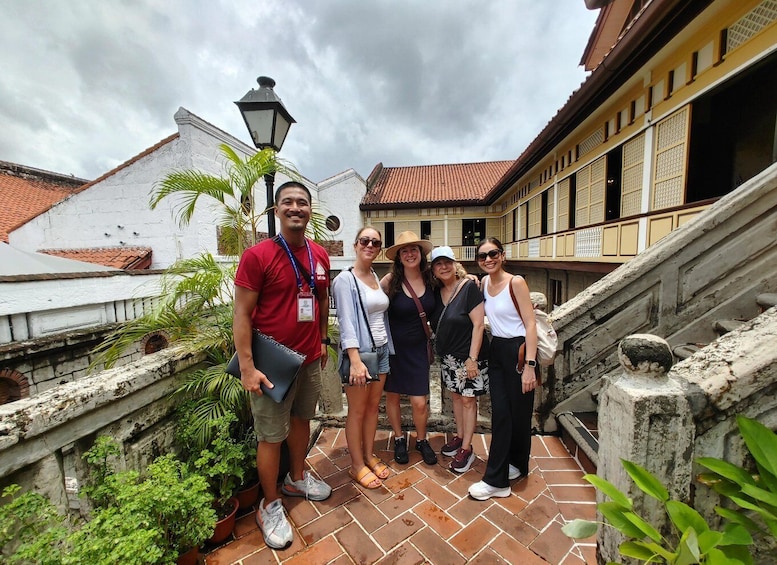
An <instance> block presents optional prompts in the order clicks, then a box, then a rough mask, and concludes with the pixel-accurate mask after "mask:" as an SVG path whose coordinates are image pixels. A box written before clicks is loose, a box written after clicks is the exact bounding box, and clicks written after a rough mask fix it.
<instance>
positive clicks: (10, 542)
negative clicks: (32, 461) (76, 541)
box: [0, 484, 70, 565]
mask: <svg viewBox="0 0 777 565" xmlns="http://www.w3.org/2000/svg"><path fill="white" fill-rule="evenodd" d="M20 490H21V487H20V486H19V485H16V484H14V485H10V486H8V487H6V488H5V489H4V490H3V498H7V497H10V498H11V500H10V502H8V503H6V504H3V505H2V506H0V563H8V564H13V563H37V564H40V565H59V564H61V563H62V556H63V555H64V554H66V553H67V551H66V550H67V547H68V544H67V536H68V533H69V531H70V528H69V525H68V522H67V519H66V518H65V517H64V516H62V515H60V514H59V513H58V512H57V509H56V508H55V507H54V505H53V504H51V502H50V501H49V500H48V499H47V498H46V497H44V496H42V495H40V494H38V493H37V492H32V491H28V492H25V493H23V494H19V491H20Z"/></svg>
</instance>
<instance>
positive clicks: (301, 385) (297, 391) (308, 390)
mask: <svg viewBox="0 0 777 565" xmlns="http://www.w3.org/2000/svg"><path fill="white" fill-rule="evenodd" d="M320 394H321V360H320V359H316V360H315V361H313V362H312V363H310V364H309V365H304V366H303V367H302V369H301V370H300V372H299V375H297V380H296V381H295V382H294V384H293V385H292V386H291V389H290V390H289V394H288V395H287V396H286V399H285V400H284V401H283V402H281V403H277V402H275V401H273V400H270V398H269V397H268V396H265V395H262V396H259V395H257V394H253V393H252V394H251V412H252V413H253V416H254V430H255V431H256V439H257V440H258V441H266V442H269V443H279V442H281V441H283V440H285V439H286V437H287V436H288V435H289V422H290V419H291V417H292V416H293V417H295V418H300V419H302V420H312V419H313V418H314V417H315V415H316V406H317V405H318V397H319V395H320Z"/></svg>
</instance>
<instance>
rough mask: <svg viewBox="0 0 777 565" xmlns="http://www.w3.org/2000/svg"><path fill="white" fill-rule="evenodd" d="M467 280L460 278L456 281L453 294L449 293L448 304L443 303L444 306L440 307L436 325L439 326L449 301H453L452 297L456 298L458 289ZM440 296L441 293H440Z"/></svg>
mask: <svg viewBox="0 0 777 565" xmlns="http://www.w3.org/2000/svg"><path fill="white" fill-rule="evenodd" d="M465 282H467V279H461V280H460V281H459V282H458V283H456V288H454V289H453V294H451V298H450V300H448V304H446V305H445V307H444V308H443V309H442V314H440V319H439V320H438V321H437V326H438V327H439V325H440V322H442V319H443V317H444V316H445V311H446V310H447V309H448V306H450V303H451V302H453V299H454V298H456V295H458V294H459V290H460V289H461V287H463V286H464V283H465ZM440 296H442V294H440Z"/></svg>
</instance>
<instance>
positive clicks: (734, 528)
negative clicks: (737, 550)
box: [717, 524, 753, 545]
mask: <svg viewBox="0 0 777 565" xmlns="http://www.w3.org/2000/svg"><path fill="white" fill-rule="evenodd" d="M752 543H753V537H752V536H751V535H750V532H748V531H747V528H745V527H744V526H741V525H739V524H726V525H725V527H724V528H723V536H722V538H721V539H720V541H719V542H718V544H717V545H751V544H752Z"/></svg>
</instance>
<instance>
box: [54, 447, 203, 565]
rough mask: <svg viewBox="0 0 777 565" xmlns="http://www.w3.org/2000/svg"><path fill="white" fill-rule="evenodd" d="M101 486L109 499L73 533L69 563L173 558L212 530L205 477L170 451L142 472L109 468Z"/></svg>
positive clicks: (145, 561) (137, 561) (148, 561)
mask: <svg viewBox="0 0 777 565" xmlns="http://www.w3.org/2000/svg"><path fill="white" fill-rule="evenodd" d="M102 488H103V492H104V493H106V500H109V501H110V502H109V504H108V505H107V506H105V507H101V508H98V509H97V511H96V512H95V514H94V516H93V518H92V519H91V520H90V521H89V522H87V523H86V524H85V525H84V527H83V528H81V529H80V530H79V531H77V532H76V533H75V534H74V535H73V536H72V538H71V540H70V541H71V543H72V547H73V550H72V554H71V555H70V556H69V557H68V559H69V561H68V563H106V564H107V563H117V562H120V563H137V564H141V563H174V562H175V560H176V559H177V557H178V555H179V554H181V553H183V552H184V551H186V550H188V549H191V548H192V547H195V546H197V545H200V544H202V543H203V542H204V541H205V540H207V539H208V538H209V537H210V536H211V535H212V534H213V528H214V526H215V524H216V513H215V512H214V510H213V508H212V507H211V503H212V500H213V498H212V496H211V494H210V492H209V489H208V482H207V481H206V479H205V477H203V476H202V475H200V474H198V473H196V472H194V471H192V470H190V469H189V468H188V467H187V466H186V465H185V464H184V463H183V462H181V461H178V460H176V459H175V457H174V456H173V455H165V456H162V457H158V458H157V459H156V460H155V461H154V462H153V463H151V464H150V465H149V466H148V468H147V469H146V470H145V472H144V473H143V474H142V475H141V474H140V473H138V472H137V471H122V472H120V473H115V474H108V475H107V476H106V480H105V483H104V484H103V487H102Z"/></svg>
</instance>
